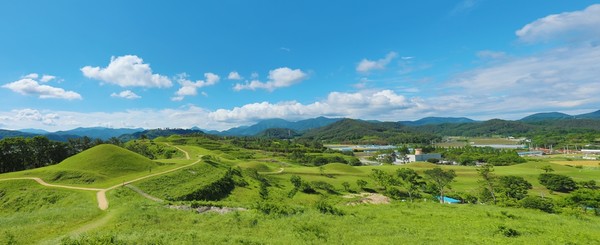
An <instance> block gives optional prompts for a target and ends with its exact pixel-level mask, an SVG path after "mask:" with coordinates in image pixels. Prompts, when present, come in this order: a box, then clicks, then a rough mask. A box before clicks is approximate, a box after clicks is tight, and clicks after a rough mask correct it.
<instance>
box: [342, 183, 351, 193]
mask: <svg viewBox="0 0 600 245" xmlns="http://www.w3.org/2000/svg"><path fill="white" fill-rule="evenodd" d="M342 186H343V187H344V190H346V191H350V183H348V182H347V181H344V182H343V183H342Z"/></svg>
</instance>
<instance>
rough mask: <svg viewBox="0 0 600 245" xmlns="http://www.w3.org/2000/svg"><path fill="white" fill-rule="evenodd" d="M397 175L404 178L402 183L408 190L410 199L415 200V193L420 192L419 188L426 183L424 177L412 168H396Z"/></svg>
mask: <svg viewBox="0 0 600 245" xmlns="http://www.w3.org/2000/svg"><path fill="white" fill-rule="evenodd" d="M396 175H397V176H398V178H400V179H401V180H402V184H403V185H404V187H405V188H406V191H407V192H408V197H409V199H410V201H411V202H412V201H413V197H414V196H415V194H418V192H419V188H420V187H421V186H422V185H423V184H424V182H423V177H421V176H420V175H419V174H418V173H417V172H415V170H413V169H412V168H401V169H398V170H396Z"/></svg>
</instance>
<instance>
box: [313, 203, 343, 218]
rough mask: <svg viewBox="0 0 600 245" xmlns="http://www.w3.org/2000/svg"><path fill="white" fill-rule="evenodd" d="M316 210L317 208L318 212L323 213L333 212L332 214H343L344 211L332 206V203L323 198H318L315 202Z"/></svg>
mask: <svg viewBox="0 0 600 245" xmlns="http://www.w3.org/2000/svg"><path fill="white" fill-rule="evenodd" d="M316 207H317V210H319V212H321V213H323V214H333V215H340V216H342V215H344V212H343V211H342V210H339V209H338V208H336V207H334V206H333V205H331V204H329V203H327V201H325V200H320V201H318V202H317V205H316Z"/></svg>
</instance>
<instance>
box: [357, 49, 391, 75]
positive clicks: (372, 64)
mask: <svg viewBox="0 0 600 245" xmlns="http://www.w3.org/2000/svg"><path fill="white" fill-rule="evenodd" d="M396 56H398V54H397V53H396V52H389V53H388V54H387V55H386V56H385V57H384V58H382V59H379V60H368V59H363V60H361V61H360V62H359V63H358V65H357V66H356V71H357V72H362V73H367V72H370V71H373V70H383V69H385V66H387V65H388V64H389V63H390V62H391V61H392V60H393V59H394V58H396Z"/></svg>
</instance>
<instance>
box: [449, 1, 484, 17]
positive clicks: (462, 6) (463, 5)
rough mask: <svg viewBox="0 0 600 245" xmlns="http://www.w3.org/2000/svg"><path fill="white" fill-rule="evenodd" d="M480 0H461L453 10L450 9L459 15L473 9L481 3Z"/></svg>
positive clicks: (453, 13)
mask: <svg viewBox="0 0 600 245" xmlns="http://www.w3.org/2000/svg"><path fill="white" fill-rule="evenodd" d="M480 2H481V1H480V0H462V1H461V2H459V3H458V4H457V5H456V6H454V8H453V9H452V11H450V14H451V15H457V14H460V13H465V12H469V11H471V10H473V9H474V8H475V7H477V5H479V3H480Z"/></svg>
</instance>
